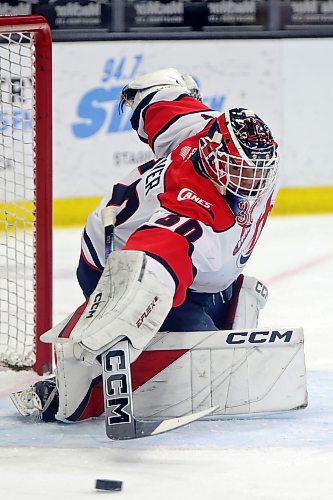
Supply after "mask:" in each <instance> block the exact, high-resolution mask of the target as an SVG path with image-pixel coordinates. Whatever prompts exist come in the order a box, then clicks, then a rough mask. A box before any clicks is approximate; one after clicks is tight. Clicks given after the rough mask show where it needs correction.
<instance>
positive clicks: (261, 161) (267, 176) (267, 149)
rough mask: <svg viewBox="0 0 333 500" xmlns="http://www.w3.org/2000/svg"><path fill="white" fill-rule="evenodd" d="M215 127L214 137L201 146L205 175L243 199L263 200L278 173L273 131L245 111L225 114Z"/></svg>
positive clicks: (251, 112) (205, 139)
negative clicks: (255, 198)
mask: <svg viewBox="0 0 333 500" xmlns="http://www.w3.org/2000/svg"><path fill="white" fill-rule="evenodd" d="M215 127H216V130H215V133H214V134H213V136H212V137H211V138H210V137H208V136H207V137H203V138H201V139H200V143H199V152H200V157H201V162H202V167H203V170H204V173H205V175H207V176H208V177H209V178H210V179H212V180H213V181H214V182H215V183H217V184H218V185H219V186H222V188H223V190H224V191H225V190H228V191H229V192H231V193H233V194H236V195H237V196H239V197H241V198H248V197H259V196H261V195H262V194H263V193H264V192H265V191H266V190H268V189H269V188H270V187H271V186H272V185H273V184H274V182H275V180H276V178H277V173H278V163H279V156H278V154H277V143H276V142H275V141H274V139H273V136H272V134H271V131H270V129H269V128H268V126H267V125H266V124H265V123H264V122H263V121H262V120H261V119H260V118H259V117H258V116H257V115H256V114H255V113H254V112H253V111H250V110H248V109H244V108H235V109H231V110H229V111H227V112H225V113H224V114H222V115H221V116H220V117H219V118H218V119H217V122H216V123H215Z"/></svg>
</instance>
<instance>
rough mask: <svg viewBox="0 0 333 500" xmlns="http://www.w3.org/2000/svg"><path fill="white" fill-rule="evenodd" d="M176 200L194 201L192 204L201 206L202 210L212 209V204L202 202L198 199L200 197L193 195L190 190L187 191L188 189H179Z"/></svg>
mask: <svg viewBox="0 0 333 500" xmlns="http://www.w3.org/2000/svg"><path fill="white" fill-rule="evenodd" d="M177 200H178V201H183V200H191V201H194V203H197V204H198V205H201V206H202V207H204V208H207V209H210V208H212V204H211V203H209V202H208V201H206V200H203V199H202V198H200V196H198V195H197V194H195V192H194V191H192V189H189V188H183V189H181V190H180V191H179V193H178V196H177Z"/></svg>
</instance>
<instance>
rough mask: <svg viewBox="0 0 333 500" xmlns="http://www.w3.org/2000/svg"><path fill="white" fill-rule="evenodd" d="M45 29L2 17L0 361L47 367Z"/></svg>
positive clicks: (30, 19)
mask: <svg viewBox="0 0 333 500" xmlns="http://www.w3.org/2000/svg"><path fill="white" fill-rule="evenodd" d="M51 45H52V44H51V34H50V29H49V26H48V24H47V22H46V21H45V19H44V18H42V17H40V16H17V17H0V117H1V120H0V127H1V134H0V365H1V366H6V367H10V368H14V369H25V368H34V369H35V370H36V371H37V372H38V373H40V374H42V373H45V372H47V371H49V370H50V365H51V352H50V348H49V346H48V345H45V344H42V343H41V342H40V341H39V336H40V335H41V334H42V333H43V332H44V331H45V330H47V329H49V328H50V327H51V321H52V319H51V314H52V170H51V165H52V121H51V111H52V103H51Z"/></svg>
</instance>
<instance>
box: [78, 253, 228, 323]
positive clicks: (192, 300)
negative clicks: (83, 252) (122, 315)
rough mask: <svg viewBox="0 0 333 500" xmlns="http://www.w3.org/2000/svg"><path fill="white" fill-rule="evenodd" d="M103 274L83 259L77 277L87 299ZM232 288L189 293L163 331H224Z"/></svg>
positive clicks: (167, 320)
mask: <svg viewBox="0 0 333 500" xmlns="http://www.w3.org/2000/svg"><path fill="white" fill-rule="evenodd" d="M100 276H101V273H100V272H99V271H97V270H96V269H93V268H92V267H90V266H89V265H88V264H87V262H85V261H84V259H83V258H82V256H81V258H80V262H79V266H78V269H77V278H78V281H79V284H80V287H81V288H82V291H83V293H84V295H85V297H89V296H90V295H91V294H92V292H93V291H94V290H95V288H96V286H97V283H98V281H99V278H100ZM233 288H234V287H233V285H230V287H229V288H227V289H226V290H223V291H221V292H218V293H199V292H194V291H193V290H190V289H189V290H188V291H187V294H186V298H185V301H184V302H183V304H182V305H181V306H178V307H173V308H172V309H171V310H170V312H169V314H168V316H167V317H166V319H165V321H164V323H163V325H162V326H161V328H160V330H161V331H169V332H186V331H188V332H193V331H209V330H223V329H224V328H226V325H227V323H228V311H229V301H230V299H231V297H232V294H233Z"/></svg>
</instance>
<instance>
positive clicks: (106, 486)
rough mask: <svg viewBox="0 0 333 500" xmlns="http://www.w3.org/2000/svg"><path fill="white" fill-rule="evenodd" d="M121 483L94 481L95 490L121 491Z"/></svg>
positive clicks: (105, 480)
mask: <svg viewBox="0 0 333 500" xmlns="http://www.w3.org/2000/svg"><path fill="white" fill-rule="evenodd" d="M122 485H123V482H122V481H111V480H110V479H96V483H95V488H96V490H104V491H121V488H122Z"/></svg>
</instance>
